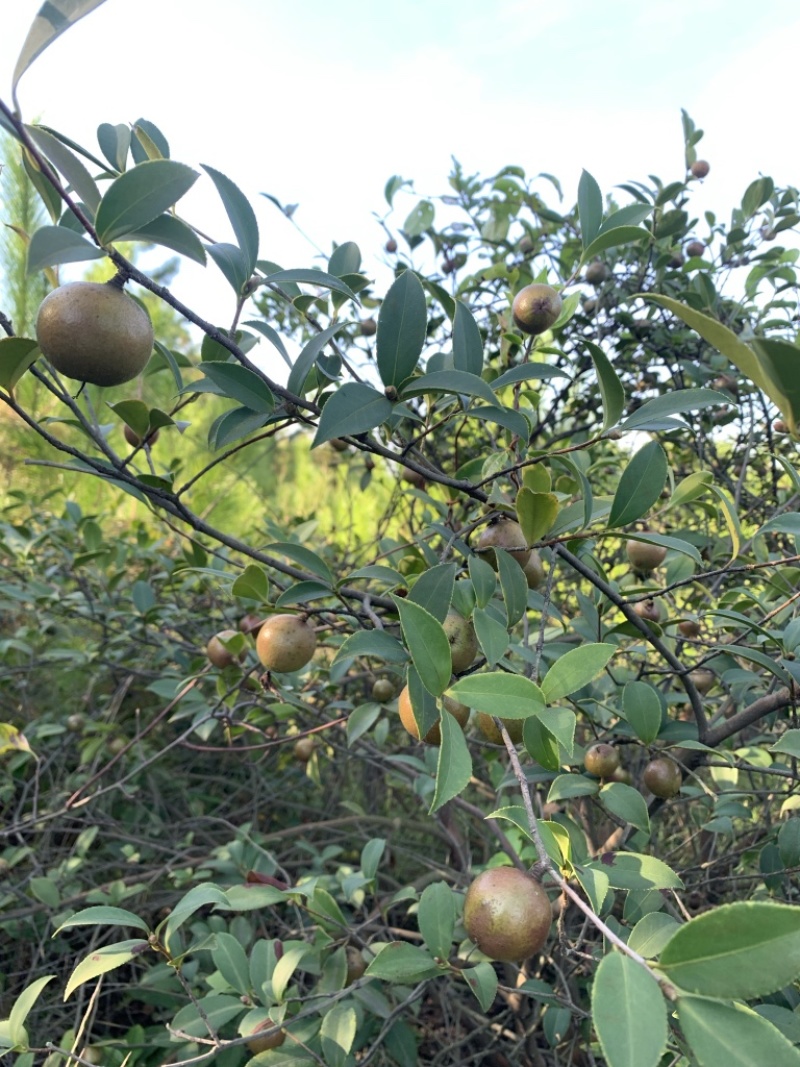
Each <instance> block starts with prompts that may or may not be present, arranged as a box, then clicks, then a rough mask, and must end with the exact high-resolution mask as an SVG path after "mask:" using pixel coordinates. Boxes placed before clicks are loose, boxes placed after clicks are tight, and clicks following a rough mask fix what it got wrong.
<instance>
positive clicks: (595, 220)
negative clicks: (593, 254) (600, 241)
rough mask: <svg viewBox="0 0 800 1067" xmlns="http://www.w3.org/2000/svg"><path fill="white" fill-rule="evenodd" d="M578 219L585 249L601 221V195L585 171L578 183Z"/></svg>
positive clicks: (598, 188)
mask: <svg viewBox="0 0 800 1067" xmlns="http://www.w3.org/2000/svg"><path fill="white" fill-rule="evenodd" d="M578 217H579V219H580V224H581V242H582V244H583V247H584V249H586V248H588V247H589V246H590V245H591V243H592V241H593V240H594V239H595V237H596V236H597V234H598V232H599V230H600V224H601V222H602V221H603V194H602V193H601V192H600V186H599V185H598V184H597V182H596V181H595V179H594V178H593V177H592V175H591V174H590V173H589V172H588V171H587V170H583V171H581V180H580V181H579V182H578ZM584 255H585V253H584Z"/></svg>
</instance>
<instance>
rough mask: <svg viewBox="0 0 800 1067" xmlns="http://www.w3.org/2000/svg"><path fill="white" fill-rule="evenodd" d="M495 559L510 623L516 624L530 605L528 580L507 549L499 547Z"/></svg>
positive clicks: (511, 624) (510, 624)
mask: <svg viewBox="0 0 800 1067" xmlns="http://www.w3.org/2000/svg"><path fill="white" fill-rule="evenodd" d="M495 559H496V560H497V573H498V574H499V575H500V587H501V588H502V590H503V600H504V601H505V605H506V615H507V617H508V625H509V626H515V625H516V624H517V623H518V622H519V620H520V619H521V618H522V616H523V615H524V614H525V611H526V609H527V606H528V582H527V580H526V578H525V575H524V574H523V573H522V568H521V567H520V565H519V563H518V562H517V561H516V560H515V559H514V557H513V556H510V555H509V554H508V552H506V551H505V549H502V548H501V549H498V550H497V551H496V552H495Z"/></svg>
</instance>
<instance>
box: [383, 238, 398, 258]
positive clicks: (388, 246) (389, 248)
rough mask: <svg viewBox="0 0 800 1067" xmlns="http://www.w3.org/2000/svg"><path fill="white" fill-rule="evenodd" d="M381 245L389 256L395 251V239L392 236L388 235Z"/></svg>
mask: <svg viewBox="0 0 800 1067" xmlns="http://www.w3.org/2000/svg"><path fill="white" fill-rule="evenodd" d="M383 247H384V248H385V249H386V251H387V252H388V253H389V255H390V256H393V255H394V254H395V252H396V251H397V241H395V239H394V237H390V238H389V240H388V241H387V242H386V244H385V245H384V246H383Z"/></svg>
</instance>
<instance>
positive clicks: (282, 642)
mask: <svg viewBox="0 0 800 1067" xmlns="http://www.w3.org/2000/svg"><path fill="white" fill-rule="evenodd" d="M316 647H317V635H316V634H315V633H314V629H313V627H311V626H309V624H308V623H307V622H306V621H305V619H303V618H301V617H300V616H299V615H270V617H269V618H268V619H265V620H264V624H263V625H262V627H261V629H260V630H259V631H258V637H257V638H256V653H257V655H258V658H259V659H260V660H261V663H262V664H263V666H264V667H266V669H267V670H268V671H277V672H278V673H279V674H282V673H284V672H289V671H299V670H300V668H301V667H305V665H306V664H307V663H308V662H309V661H310V660H311V657H312V656H313V655H314V652H315V651H316Z"/></svg>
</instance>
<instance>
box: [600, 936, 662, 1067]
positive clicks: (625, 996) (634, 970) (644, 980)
mask: <svg viewBox="0 0 800 1067" xmlns="http://www.w3.org/2000/svg"><path fill="white" fill-rule="evenodd" d="M592 1021H593V1023H594V1026H595V1029H596V1031H597V1036H598V1038H599V1040H600V1047H601V1048H602V1050H603V1055H604V1056H605V1058H606V1062H607V1063H608V1067H656V1064H658V1062H659V1060H660V1059H661V1056H662V1054H663V1052H664V1049H665V1048H666V1044H667V1006H666V1004H665V1002H664V998H663V996H662V995H661V990H660V989H659V988H658V982H656V980H655V978H653V977H652V975H650V974H648V973H647V971H646V970H645V969H644V967H642V966H641V965H640V964H638V963H636V961H635V960H632V959H631V958H630V956H625V955H624V954H623V953H622V952H610V953H609V954H608V955H607V956H605V957H603V959H602V960H601V961H600V966H599V967H598V968H597V973H596V974H595V978H594V984H593V986H592Z"/></svg>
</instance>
